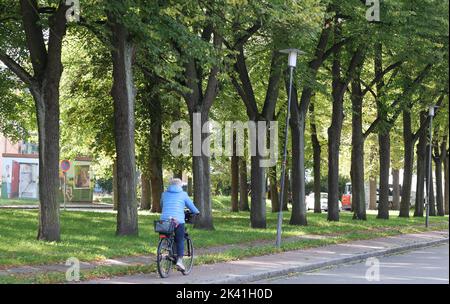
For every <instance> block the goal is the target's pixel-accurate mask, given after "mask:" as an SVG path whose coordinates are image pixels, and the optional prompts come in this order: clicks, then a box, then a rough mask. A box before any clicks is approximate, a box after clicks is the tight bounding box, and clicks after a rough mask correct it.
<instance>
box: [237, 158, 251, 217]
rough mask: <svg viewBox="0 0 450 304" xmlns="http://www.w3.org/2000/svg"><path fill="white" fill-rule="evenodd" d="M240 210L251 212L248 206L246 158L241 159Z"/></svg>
mask: <svg viewBox="0 0 450 304" xmlns="http://www.w3.org/2000/svg"><path fill="white" fill-rule="evenodd" d="M239 210H240V211H250V207H249V205H248V184H247V162H246V160H245V158H244V157H240V158H239Z"/></svg>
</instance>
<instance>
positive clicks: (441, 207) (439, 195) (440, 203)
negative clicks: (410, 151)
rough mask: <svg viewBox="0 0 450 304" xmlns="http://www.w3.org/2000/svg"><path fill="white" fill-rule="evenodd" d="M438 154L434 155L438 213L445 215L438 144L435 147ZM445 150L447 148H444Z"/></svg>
mask: <svg viewBox="0 0 450 304" xmlns="http://www.w3.org/2000/svg"><path fill="white" fill-rule="evenodd" d="M435 151H436V154H437V155H436V156H435V157H434V164H435V167H436V169H435V174H436V207H437V215H439V216H444V215H445V211H444V195H443V190H442V158H441V155H439V147H438V146H437V145H436V148H435ZM444 152H445V148H444Z"/></svg>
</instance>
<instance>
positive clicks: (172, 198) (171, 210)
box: [161, 185, 199, 224]
mask: <svg viewBox="0 0 450 304" xmlns="http://www.w3.org/2000/svg"><path fill="white" fill-rule="evenodd" d="M161 204H162V213H161V220H169V219H170V218H171V217H173V218H175V219H176V220H177V221H178V223H180V224H184V208H185V207H187V208H188V209H189V210H191V212H192V213H194V214H197V213H199V211H198V209H197V208H196V207H195V205H194V203H193V202H192V200H191V199H190V198H189V196H188V194H187V193H186V192H184V191H183V189H182V188H181V187H179V186H175V185H171V186H169V187H168V188H167V191H165V192H164V193H163V194H162V196H161Z"/></svg>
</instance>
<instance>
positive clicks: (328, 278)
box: [253, 243, 449, 284]
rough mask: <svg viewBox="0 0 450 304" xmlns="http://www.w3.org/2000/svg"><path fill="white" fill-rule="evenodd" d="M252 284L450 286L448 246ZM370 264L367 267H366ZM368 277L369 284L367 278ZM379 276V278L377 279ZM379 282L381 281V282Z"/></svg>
mask: <svg viewBox="0 0 450 304" xmlns="http://www.w3.org/2000/svg"><path fill="white" fill-rule="evenodd" d="M378 261H379V263H378V266H379V267H377V260H368V261H367V260H366V261H363V262H359V263H354V264H345V265H340V266H336V267H333V268H328V269H321V270H317V271H314V272H307V273H302V274H298V273H297V274H291V275H289V276H284V277H279V278H271V279H268V280H264V281H259V282H253V283H269V284H449V266H448V265H449V245H448V243H447V244H445V245H440V246H436V247H428V248H423V249H419V250H415V251H410V252H406V253H402V254H398V255H391V256H385V257H380V258H379V259H378ZM366 264H367V265H366ZM366 274H367V275H368V278H369V279H370V280H371V281H369V280H368V279H367V278H366ZM377 274H378V276H377ZM378 279H379V280H378Z"/></svg>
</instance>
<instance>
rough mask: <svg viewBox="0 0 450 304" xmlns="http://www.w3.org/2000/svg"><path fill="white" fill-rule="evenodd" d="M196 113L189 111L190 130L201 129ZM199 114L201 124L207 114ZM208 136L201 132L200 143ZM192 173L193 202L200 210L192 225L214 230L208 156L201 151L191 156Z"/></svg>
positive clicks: (204, 121)
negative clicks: (195, 120)
mask: <svg viewBox="0 0 450 304" xmlns="http://www.w3.org/2000/svg"><path fill="white" fill-rule="evenodd" d="M198 113H199V112H197V113H191V115H190V117H191V129H192V130H194V129H197V130H201V128H200V126H197V125H196V124H197V122H194V114H198ZM200 114H201V120H200V121H199V122H200V125H201V126H203V125H204V124H205V123H206V122H207V121H208V114H207V113H205V112H200ZM208 136H209V134H208V133H203V132H201V134H200V139H201V143H203V142H204V141H205V139H206V138H207V137H208ZM193 146H194V145H193ZM193 149H194V147H193ZM192 173H193V178H194V202H195V204H196V206H197V208H198V209H199V211H200V217H199V218H198V220H197V221H196V223H195V225H194V227H195V228H199V229H206V230H214V225H213V218H212V205H211V188H210V185H211V178H210V164H209V157H208V156H206V155H204V154H203V152H202V153H201V155H200V156H192Z"/></svg>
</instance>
